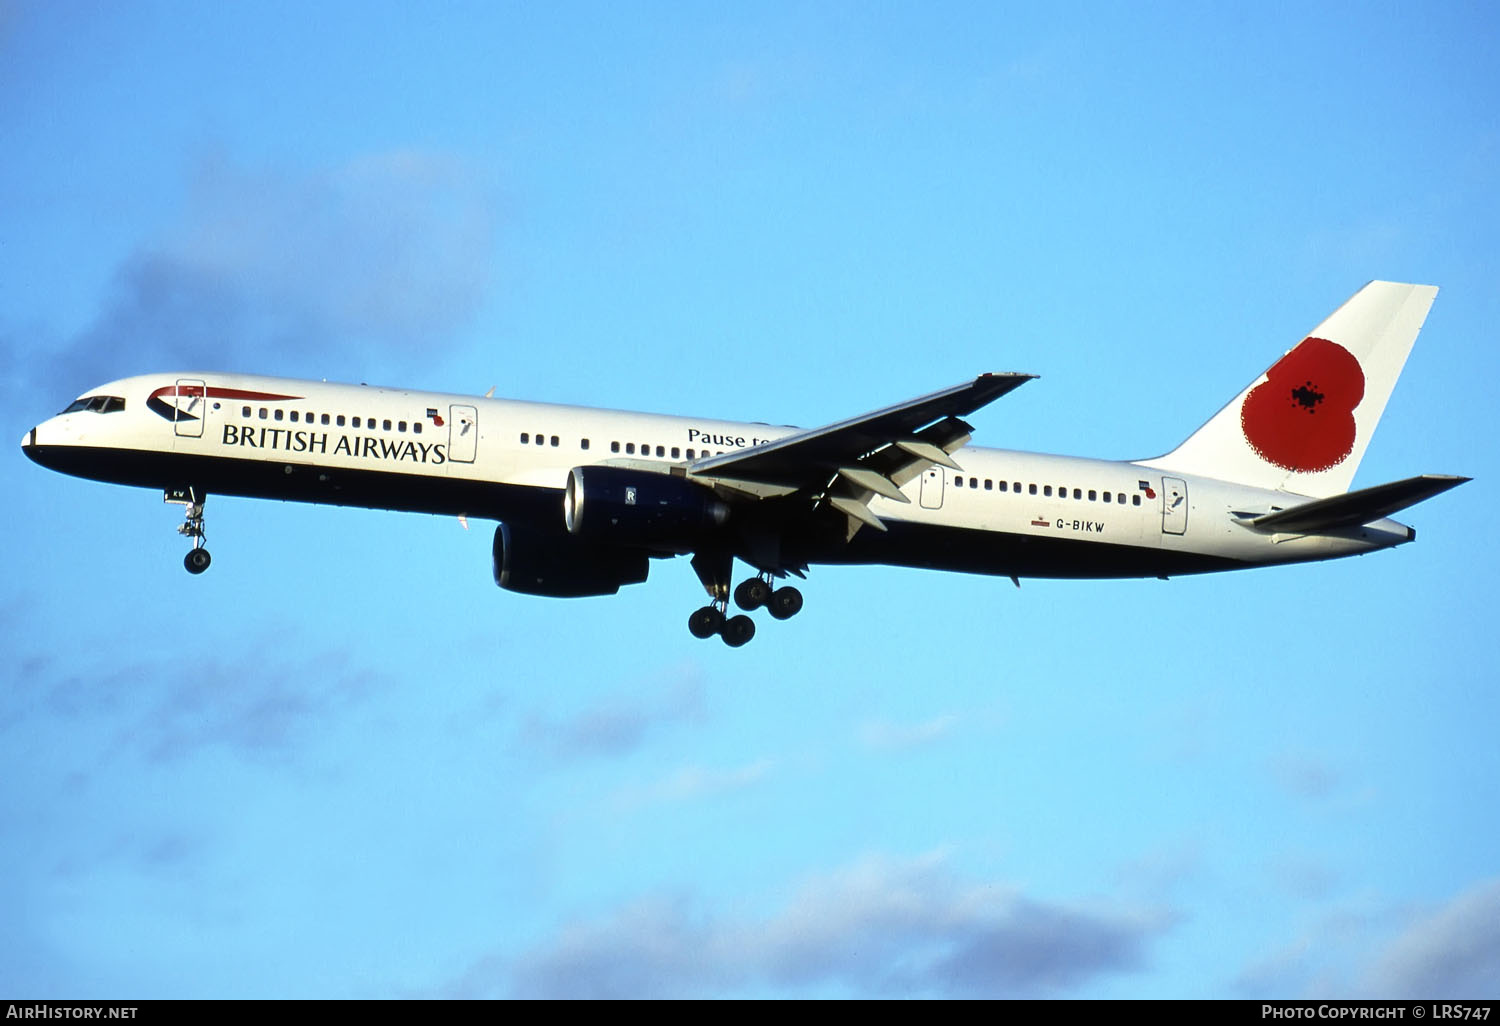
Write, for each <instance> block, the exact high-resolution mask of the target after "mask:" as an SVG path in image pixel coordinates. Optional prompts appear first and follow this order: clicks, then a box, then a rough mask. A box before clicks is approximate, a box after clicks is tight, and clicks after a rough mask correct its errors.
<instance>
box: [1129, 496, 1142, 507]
mask: <svg viewBox="0 0 1500 1026" xmlns="http://www.w3.org/2000/svg"><path fill="white" fill-rule="evenodd" d="M1130 504H1131V505H1132V506H1139V505H1140V504H1141V497H1140V496H1139V495H1132V496H1131V497H1130Z"/></svg>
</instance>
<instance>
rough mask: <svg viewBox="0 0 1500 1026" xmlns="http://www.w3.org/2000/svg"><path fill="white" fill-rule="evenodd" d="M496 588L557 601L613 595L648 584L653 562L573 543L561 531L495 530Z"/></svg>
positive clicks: (631, 552) (634, 552)
mask: <svg viewBox="0 0 1500 1026" xmlns="http://www.w3.org/2000/svg"><path fill="white" fill-rule="evenodd" d="M494 553H495V583H496V584H498V585H500V587H502V588H504V589H505V590H507V591H518V592H521V593H522V594H525V595H547V596H550V597H552V598H583V597H584V596H587V595H613V594H614V593H615V592H617V591H619V590H620V587H621V586H622V585H626V584H640V583H641V582H642V581H644V580H645V579H646V573H647V571H648V570H649V563H650V557H649V556H647V555H646V553H645V552H644V551H643V550H640V549H622V548H617V547H614V546H609V545H600V544H595V543H593V542H589V541H584V540H582V539H579V538H574V537H573V536H571V535H569V534H565V533H564V532H562V531H545V530H540V531H539V530H537V529H536V528H534V527H522V526H515V525H512V524H501V525H500V526H499V527H497V528H495V543H494Z"/></svg>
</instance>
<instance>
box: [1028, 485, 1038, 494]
mask: <svg viewBox="0 0 1500 1026" xmlns="http://www.w3.org/2000/svg"><path fill="white" fill-rule="evenodd" d="M1026 491H1027V493H1028V494H1031V495H1035V494H1036V485H1034V484H1033V485H1027V486H1026Z"/></svg>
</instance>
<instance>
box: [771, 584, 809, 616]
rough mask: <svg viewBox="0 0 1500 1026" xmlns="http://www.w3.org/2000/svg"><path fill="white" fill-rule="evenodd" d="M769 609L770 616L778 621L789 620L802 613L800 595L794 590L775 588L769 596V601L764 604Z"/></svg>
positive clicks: (790, 588)
mask: <svg viewBox="0 0 1500 1026" xmlns="http://www.w3.org/2000/svg"><path fill="white" fill-rule="evenodd" d="M766 604H767V605H768V606H770V608H771V615H772V616H774V617H776V619H778V620H790V619H791V618H792V617H794V616H796V615H797V614H798V613H800V612H802V593H801V592H800V591H798V590H797V589H796V588H792V587H786V588H777V589H776V591H775V592H773V593H772V595H771V601H770V602H768V603H766Z"/></svg>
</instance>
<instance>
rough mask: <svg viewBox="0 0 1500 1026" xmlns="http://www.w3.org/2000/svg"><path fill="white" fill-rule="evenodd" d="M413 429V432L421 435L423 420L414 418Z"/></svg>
mask: <svg viewBox="0 0 1500 1026" xmlns="http://www.w3.org/2000/svg"><path fill="white" fill-rule="evenodd" d="M411 430H412V434H415V435H420V434H421V433H422V422H421V421H420V420H414V421H412V422H411Z"/></svg>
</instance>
